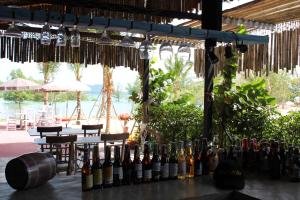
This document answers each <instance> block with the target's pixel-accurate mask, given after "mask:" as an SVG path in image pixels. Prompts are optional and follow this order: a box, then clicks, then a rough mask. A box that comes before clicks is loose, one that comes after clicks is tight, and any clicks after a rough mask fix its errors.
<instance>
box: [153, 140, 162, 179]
mask: <svg viewBox="0 0 300 200" xmlns="http://www.w3.org/2000/svg"><path fill="white" fill-rule="evenodd" d="M158 151H159V150H158V144H154V145H153V157H152V160H151V162H152V180H153V181H159V179H160V158H159V153H158Z"/></svg>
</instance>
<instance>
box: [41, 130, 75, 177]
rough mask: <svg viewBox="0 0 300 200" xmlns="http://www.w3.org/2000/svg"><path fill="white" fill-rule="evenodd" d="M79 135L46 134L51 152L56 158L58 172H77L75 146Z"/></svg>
mask: <svg viewBox="0 0 300 200" xmlns="http://www.w3.org/2000/svg"><path fill="white" fill-rule="evenodd" d="M76 140H77V135H72V136H46V143H49V145H50V153H52V154H53V155H55V158H56V172H57V173H59V172H60V171H67V175H71V174H73V173H74V172H75V162H74V160H75V149H74V148H75V147H74V142H75V141H76Z"/></svg>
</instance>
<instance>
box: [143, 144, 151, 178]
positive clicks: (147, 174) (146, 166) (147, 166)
mask: <svg viewBox="0 0 300 200" xmlns="http://www.w3.org/2000/svg"><path fill="white" fill-rule="evenodd" d="M142 164H143V182H145V183H147V182H151V179H152V164H151V160H150V150H149V146H148V144H145V145H144V158H143V160H142Z"/></svg>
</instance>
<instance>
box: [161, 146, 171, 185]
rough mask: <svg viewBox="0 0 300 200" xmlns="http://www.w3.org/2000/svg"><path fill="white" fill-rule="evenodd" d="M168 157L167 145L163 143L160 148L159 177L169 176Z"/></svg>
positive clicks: (166, 177) (165, 177) (163, 178)
mask: <svg viewBox="0 0 300 200" xmlns="http://www.w3.org/2000/svg"><path fill="white" fill-rule="evenodd" d="M169 168H170V166H169V157H168V148H167V145H165V144H163V145H162V148H161V166H160V177H161V179H162V180H166V179H168V178H169Z"/></svg>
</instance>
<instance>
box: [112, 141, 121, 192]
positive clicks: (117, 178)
mask: <svg viewBox="0 0 300 200" xmlns="http://www.w3.org/2000/svg"><path fill="white" fill-rule="evenodd" d="M114 150H115V151H114V152H115V153H114V164H113V185H114V186H120V185H121V184H122V182H123V168H122V161H121V157H120V147H119V146H115V147H114Z"/></svg>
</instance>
